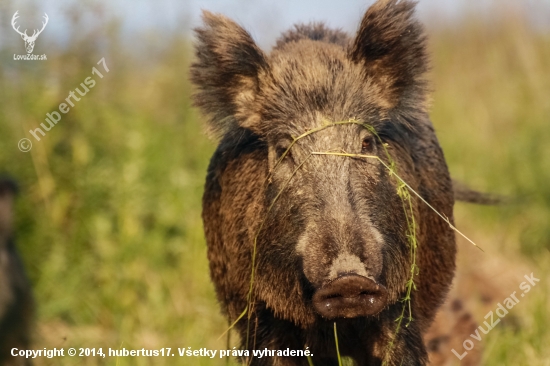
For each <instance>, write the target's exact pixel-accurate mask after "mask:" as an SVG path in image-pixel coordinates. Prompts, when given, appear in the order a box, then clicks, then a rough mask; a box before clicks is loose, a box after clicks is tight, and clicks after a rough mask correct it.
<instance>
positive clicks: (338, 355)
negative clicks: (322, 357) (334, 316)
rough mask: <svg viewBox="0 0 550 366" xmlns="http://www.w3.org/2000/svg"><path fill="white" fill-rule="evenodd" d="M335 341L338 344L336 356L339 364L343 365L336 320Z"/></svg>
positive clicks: (339, 365)
mask: <svg viewBox="0 0 550 366" xmlns="http://www.w3.org/2000/svg"><path fill="white" fill-rule="evenodd" d="M334 343H335V344H336V356H337V357H338V366H342V357H340V346H339V345H338V331H337V330H336V322H334Z"/></svg>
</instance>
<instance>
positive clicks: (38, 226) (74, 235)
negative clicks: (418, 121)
mask: <svg viewBox="0 0 550 366" xmlns="http://www.w3.org/2000/svg"><path fill="white" fill-rule="evenodd" d="M497 18H498V17H497ZM104 24H110V26H106V27H104V28H102V29H101V30H99V31H98V32H99V33H98V32H95V33H93V32H92V33H90V34H84V35H78V36H77V35H72V36H71V37H73V38H74V39H71V40H70V42H69V46H68V47H67V48H62V47H59V46H56V45H55V44H46V38H44V43H41V44H40V45H37V47H43V50H44V52H46V53H47V55H48V61H47V62H22V61H13V60H12V59H11V58H12V56H11V54H12V53H13V52H12V51H13V49H14V48H15V47H16V46H17V45H18V46H21V45H20V44H19V43H14V45H15V46H14V47H13V48H10V47H7V46H6V48H5V49H1V50H0V60H2V61H0V83H1V84H2V86H3V87H2V88H0V110H1V111H2V113H1V114H0V171H2V170H3V171H6V172H9V173H10V174H12V175H14V176H15V177H16V178H17V179H18V180H19V182H20V183H21V186H22V195H21V197H20V199H19V201H18V203H17V229H18V243H19V249H20V251H21V253H22V256H23V259H24V262H25V264H26V266H27V268H28V272H29V277H30V278H31V281H32V283H33V287H34V291H35V295H36V299H37V303H38V305H39V308H38V316H37V331H36V335H35V348H36V349H38V348H42V347H65V348H68V347H76V348H78V347H96V348H98V347H103V348H104V352H105V350H106V349H107V348H109V347H111V348H119V347H126V348H136V349H138V348H139V349H141V348H143V347H144V348H161V347H172V348H177V347H192V348H194V349H198V348H202V347H206V348H210V349H225V348H226V340H225V339H223V338H222V339H219V336H220V335H221V334H222V333H223V332H224V331H225V330H226V329H227V327H228V324H227V321H226V320H225V319H224V318H223V317H222V316H221V315H220V314H219V309H218V305H217V303H216V300H215V293H214V289H213V286H212V285H211V282H210V279H209V274H208V263H207V260H206V247H205V242H204V237H203V232H202V223H201V217H200V211H201V195H202V189H203V183H204V178H205V172H206V166H207V164H208V160H209V157H210V155H211V154H212V152H213V149H214V144H213V143H212V142H210V141H209V140H208V139H207V138H206V136H205V135H204V133H203V132H202V126H201V123H200V122H201V121H200V117H199V116H198V113H197V111H196V110H194V109H192V108H191V106H190V99H189V97H190V93H191V90H190V85H189V81H188V77H187V73H188V66H189V62H190V47H189V43H188V40H186V39H181V38H179V37H177V36H176V35H172V36H171V37H168V38H169V39H168V40H162V38H161V37H155V35H151V36H150V37H148V38H144V39H146V41H144V42H145V43H144V44H142V45H141V47H142V48H144V49H150V50H151V52H150V54H148V55H147V57H145V56H143V55H142V56H140V57H136V55H135V53H133V52H132V50H131V49H130V47H129V46H126V45H125V44H124V43H123V42H122V41H121V40H120V36H119V34H118V33H117V32H118V31H117V29H118V28H117V27H116V22H115V23H110V20H108V19H107V20H105V21H104ZM73 27H75V29H77V28H78V23H75V24H73ZM73 33H75V34H76V33H78V32H73ZM100 39H102V40H103V43H102V44H100V42H99V41H98V40H100ZM430 39H431V51H432V54H433V56H434V62H433V73H432V80H433V81H434V87H435V94H434V104H433V108H432V115H431V116H432V120H433V122H434V125H435V127H436V129H437V133H438V136H439V139H440V142H441V144H442V146H443V148H444V151H445V154H446V157H447V161H448V164H449V168H450V170H451V173H452V174H453V176H454V177H455V178H458V179H460V180H462V181H464V182H466V183H468V184H470V185H472V186H474V187H475V188H480V189H484V190H488V191H492V192H497V193H503V194H508V195H511V196H512V197H516V198H517V199H516V201H515V203H514V204H512V205H509V206H507V207H502V208H498V207H497V208H487V207H475V206H470V205H464V204H459V205H457V210H456V224H457V227H458V228H459V229H460V230H461V231H462V232H464V233H465V234H466V235H468V237H470V238H471V239H472V240H474V241H475V242H476V243H477V244H479V245H480V246H481V247H483V249H484V250H485V253H481V252H480V251H478V250H475V249H474V251H471V250H470V249H469V248H470V247H471V244H469V243H467V242H466V241H464V240H461V241H459V251H460V252H461V261H460V262H459V265H460V264H464V263H467V262H468V261H469V260H470V259H472V258H474V256H475V258H477V259H479V258H480V257H481V260H485V258H487V260H489V259H492V258H497V259H499V260H502V263H503V265H502V271H505V270H507V269H508V268H507V267H506V265H504V263H514V264H517V266H518V267H525V268H527V269H529V273H530V272H534V273H535V275H537V276H538V277H539V278H541V282H540V284H539V285H538V286H537V287H536V288H535V289H533V290H532V292H531V293H529V296H526V297H525V299H524V300H523V301H522V303H521V304H519V305H518V306H517V307H515V308H514V309H513V310H512V311H511V312H513V315H514V317H516V318H517V322H518V326H517V327H514V328H512V327H509V326H505V325H503V326H497V327H496V328H495V329H494V330H492V331H491V332H490V333H489V334H488V335H487V336H486V338H484V339H483V341H482V345H483V347H484V348H485V354H484V365H489V366H491V365H495V366H496V365H502V364H510V365H511V364H514V365H544V364H545V363H544V362H545V361H544V360H545V359H548V358H550V351H549V350H548V349H547V347H546V345H548V344H550V334H549V333H548V331H547V330H546V328H547V326H548V325H549V324H550V320H549V315H548V314H550V305H549V304H550V298H549V293H550V291H549V286H550V269H549V267H548V263H549V262H550V252H549V249H550V225H548V223H549V222H550V184H548V182H550V128H549V127H550V119H549V118H550V117H549V116H550V98H548V96H549V95H550V72H549V71H548V70H549V67H548V65H550V37H549V36H548V35H545V34H537V33H535V32H534V31H532V30H530V29H529V28H528V27H527V26H525V24H524V23H522V22H521V21H520V20H517V19H516V18H513V17H510V18H506V17H505V16H502V20H499V19H494V20H493V23H492V24H491V25H490V26H487V25H481V24H478V23H476V22H475V21H472V22H469V23H465V24H464V25H463V26H461V27H460V28H459V29H454V30H452V29H441V30H438V31H437V32H434V33H433V34H431V35H430ZM16 41H17V42H21V41H20V39H16ZM36 52H40V51H39V50H38V49H37V51H36ZM10 57H11V58H10ZM102 57H105V58H106V60H107V64H108V66H109V68H110V70H111V71H110V72H109V73H108V74H106V75H105V77H104V78H103V79H98V78H96V82H97V84H96V86H95V87H94V88H93V89H92V90H91V91H90V92H89V93H88V95H86V96H85V97H83V98H82V100H81V101H80V102H78V103H77V104H76V105H75V107H74V108H73V109H71V111H69V113H67V114H66V115H63V118H62V120H61V121H60V122H59V123H58V125H57V126H55V128H53V129H52V130H51V131H49V132H48V133H47V135H46V136H45V137H44V138H42V141H40V142H35V141H33V143H34V146H33V149H32V150H31V152H29V153H22V152H20V151H19V150H18V149H17V142H18V141H19V139H21V138H23V137H29V135H28V133H27V131H28V130H29V129H31V128H32V129H34V128H36V127H38V126H39V124H40V122H43V121H44V118H45V114H46V113H47V112H51V111H53V110H56V109H57V106H58V105H59V103H61V102H63V100H64V99H65V98H66V97H67V94H68V92H69V91H70V90H74V88H76V87H77V86H78V85H79V84H80V83H81V82H83V81H84V79H85V78H86V77H87V76H90V74H91V69H92V67H93V66H96V62H97V61H98V60H99V59H101V58H102ZM145 59H146V60H145ZM30 138H31V139H32V137H30ZM496 280H498V277H496V278H495V281H496ZM519 282H520V281H518V284H519ZM514 290H515V288H511V289H510V293H511V292H512V291H514ZM495 306H496V304H495ZM483 315H484V314H481V315H478V314H476V319H477V320H480V321H481V320H483V319H482V318H483ZM235 338H236V335H234V334H233V335H232V345H234V344H236V339H235ZM313 362H315V360H314V359H313ZM230 363H231V364H233V361H230ZM36 364H37V365H115V364H117V365H121V366H124V365H138V366H140V365H153V364H154V365H185V364H197V365H224V364H226V360H220V359H219V358H216V359H214V360H209V359H207V358H199V359H193V360H188V359H186V358H179V357H174V358H171V359H163V358H156V359H147V358H119V359H118V360H116V359H114V358H106V359H99V358H91V357H89V358H69V357H66V358H64V359H53V360H48V359H38V360H37V361H36Z"/></svg>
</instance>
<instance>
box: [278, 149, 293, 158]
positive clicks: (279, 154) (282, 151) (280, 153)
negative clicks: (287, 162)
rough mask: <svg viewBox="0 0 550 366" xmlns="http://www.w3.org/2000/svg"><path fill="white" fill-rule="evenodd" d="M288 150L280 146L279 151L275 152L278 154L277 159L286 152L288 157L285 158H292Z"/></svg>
mask: <svg viewBox="0 0 550 366" xmlns="http://www.w3.org/2000/svg"><path fill="white" fill-rule="evenodd" d="M287 149H288V147H285V146H279V147H277V149H276V150H275V151H276V153H277V159H280V158H281V157H282V156H283V155H284V154H285V152H286V155H285V158H287V157H289V158H290V157H291V154H290V150H289V151H288V152H287Z"/></svg>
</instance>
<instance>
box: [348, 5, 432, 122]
mask: <svg viewBox="0 0 550 366" xmlns="http://www.w3.org/2000/svg"><path fill="white" fill-rule="evenodd" d="M415 5H416V3H415V2H411V1H398V0H379V1H377V2H376V3H375V4H374V5H372V6H371V7H370V8H369V9H368V10H367V12H366V13H365V15H364V17H363V20H362V21H361V26H360V28H359V31H358V32H357V36H356V38H355V41H354V42H353V45H352V47H351V49H350V58H351V59H352V60H353V61H354V62H357V63H361V64H362V65H363V68H364V72H365V77H366V78H367V79H368V80H370V81H372V82H374V83H375V84H376V85H377V87H378V88H377V89H378V90H380V97H381V98H382V99H383V100H381V103H382V104H383V105H385V106H386V107H389V108H390V109H393V108H400V109H401V110H402V111H407V110H409V111H410V109H412V110H416V111H418V110H419V108H420V110H422V111H424V110H425V109H426V104H427V103H426V100H427V94H428V90H427V89H428V88H427V82H426V81H425V79H424V78H425V74H426V72H427V71H428V58H427V52H426V45H425V36H424V31H423V29H422V26H421V25H420V24H419V23H418V22H417V21H416V20H415V19H414V18H413V15H414V7H415Z"/></svg>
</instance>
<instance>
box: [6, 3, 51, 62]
mask: <svg viewBox="0 0 550 366" xmlns="http://www.w3.org/2000/svg"><path fill="white" fill-rule="evenodd" d="M18 12H19V10H18V11H16V12H15V14H13V18H11V26H12V27H13V29H15V31H16V32H17V33H19V34H20V35H21V38H23V41H25V48H26V49H27V53H32V50H33V48H34V42H35V41H36V38H38V36H39V35H40V33H42V31H43V30H44V28H46V24H48V14H46V13H44V19H45V22H42V29H40V30H38V29H35V30H34V32H33V34H32V36H30V37H29V36H28V35H27V30H26V29H25V31H24V32H20V31H19V27H17V28H15V20H16V19H17V18H19V16H18V15H17V13H18Z"/></svg>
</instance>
